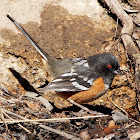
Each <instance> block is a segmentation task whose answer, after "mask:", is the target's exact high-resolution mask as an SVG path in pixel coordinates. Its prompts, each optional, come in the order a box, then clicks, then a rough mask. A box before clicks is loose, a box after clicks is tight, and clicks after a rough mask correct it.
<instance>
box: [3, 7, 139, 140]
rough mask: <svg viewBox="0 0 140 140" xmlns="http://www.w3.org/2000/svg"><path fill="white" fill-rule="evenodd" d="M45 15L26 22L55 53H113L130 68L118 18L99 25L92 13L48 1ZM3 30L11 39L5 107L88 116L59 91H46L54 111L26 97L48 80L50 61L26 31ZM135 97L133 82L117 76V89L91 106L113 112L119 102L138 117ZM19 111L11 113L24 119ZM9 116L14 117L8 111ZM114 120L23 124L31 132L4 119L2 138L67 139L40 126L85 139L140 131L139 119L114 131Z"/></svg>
mask: <svg viewBox="0 0 140 140" xmlns="http://www.w3.org/2000/svg"><path fill="white" fill-rule="evenodd" d="M11 16H12V15H11ZM40 19H41V20H40V24H38V23H37V22H27V23H26V24H21V25H22V27H23V28H24V29H26V31H27V32H28V33H29V34H30V35H31V36H32V38H33V39H34V40H35V41H36V42H37V43H38V44H39V46H40V47H41V48H42V49H43V50H45V51H46V52H47V53H48V54H49V55H50V56H52V57H54V58H57V59H66V58H73V57H74V58H77V57H88V56H91V55H93V54H97V53H101V52H105V51H107V52H108V51H109V52H112V53H113V54H114V55H115V56H116V57H117V58H118V59H119V61H120V64H121V67H123V68H124V69H126V68H127V67H126V66H127V63H128V60H127V59H126V57H125V50H124V48H123V45H122V43H121V42H120V43H118V42H119V41H118V40H117V38H119V33H120V30H121V26H120V25H119V26H118V29H117V32H116V22H115V20H113V19H111V17H106V18H105V22H100V24H99V23H98V22H97V23H96V22H95V21H93V20H92V19H91V18H90V17H89V16H86V15H73V14H70V13H69V12H68V11H67V10H66V9H65V8H63V7H62V6H60V5H46V6H45V7H44V9H43V10H42V12H41V14H40ZM9 22H10V21H9ZM11 24H12V23H11ZM0 31H1V33H0V35H1V37H2V38H3V39H4V40H5V42H4V43H1V44H0V50H1V51H0V53H1V54H0V62H1V72H0V74H1V83H2V88H1V96H0V97H1V107H2V108H4V109H7V110H8V111H11V112H13V113H14V114H17V115H20V116H23V117H25V118H28V119H46V118H71V117H79V116H87V115H88V114H87V113H85V112H81V111H80V109H79V108H78V107H75V106H71V105H70V104H69V103H68V102H67V101H65V100H63V99H61V98H60V97H58V96H57V95H56V94H55V93H50V92H49V93H48V92H46V93H45V94H44V95H43V97H45V98H46V99H48V100H49V102H50V103H51V105H52V106H53V110H52V111H49V110H48V109H47V108H46V107H45V106H44V105H43V104H42V103H41V102H40V101H38V100H36V99H33V98H31V97H27V96H24V95H26V93H27V92H36V91H37V88H38V87H40V86H43V85H45V84H48V81H47V71H46V69H45V65H44V63H42V59H41V56H40V55H39V54H38V52H37V51H36V50H35V49H34V48H33V47H32V45H31V44H30V43H29V42H28V41H27V39H26V38H25V37H24V36H23V35H22V34H21V33H15V32H14V31H13V30H10V29H7V28H3V29H0ZM115 34H116V35H115ZM114 35H115V36H114ZM131 71H133V69H131ZM4 72H5V73H4ZM3 98H4V99H5V100H4V99H3ZM2 99H3V100H2ZM135 99H136V92H135V90H134V89H133V88H132V87H131V86H130V84H129V83H128V81H127V77H126V76H125V75H123V76H116V77H115V79H114V81H113V84H112V87H111V89H110V90H109V91H108V92H107V93H106V94H105V95H104V96H103V97H101V98H100V99H98V100H96V101H94V102H91V103H89V104H87V105H85V106H87V107H88V108H90V109H92V110H96V111H101V112H102V113H104V114H110V112H111V111H112V110H113V109H117V107H116V106H114V104H113V103H115V104H117V105H118V106H119V107H120V108H123V109H124V110H125V111H126V112H127V113H128V114H129V117H131V118H133V119H136V120H137V121H138V118H139V114H138V108H137V103H136V100H135ZM110 101H111V102H110ZM50 110H51V109H50ZM1 112H2V111H1ZM7 114H8V113H7ZM14 114H10V115H11V116H12V118H13V119H17V118H18V119H19V118H20V117H17V116H15V115H14ZM3 116H4V117H6V119H8V116H6V115H5V114H3ZM20 119H21V118H20ZM1 120H2V121H3V120H4V118H3V117H1ZM111 120H112V118H111V116H108V117H103V118H96V119H93V118H91V119H79V120H68V121H64V122H61V121H60V122H55V123H54V122H43V123H37V124H35V123H34V124H33V123H28V122H26V123H23V122H22V123H20V125H22V126H23V127H25V128H26V129H27V130H28V131H27V130H26V129H24V128H22V127H21V126H20V125H19V123H14V124H7V123H3V124H1V125H0V128H1V129H0V133H1V135H0V138H1V139H2V140H3V139H31V140H32V139H37V140H41V139H43V140H47V139H56V140H59V139H63V140H65V139H67V138H65V137H62V136H61V135H59V134H57V133H55V132H51V131H49V130H48V129H44V128H43V127H41V126H40V125H44V126H47V127H50V128H53V129H56V130H61V131H63V132H66V133H69V134H70V135H73V136H75V137H79V138H80V139H84V137H85V136H86V137H88V138H85V140H86V139H97V138H103V137H105V136H108V137H109V136H110V135H109V134H110V133H111V132H112V134H113V136H112V137H111V136H110V139H127V138H130V134H132V135H133V133H134V132H135V133H138V132H139V123H134V122H133V120H130V121H129V123H126V124H120V125H114V126H115V128H116V129H114V130H113V131H111V132H108V131H107V130H106V128H107V129H108V124H109V122H110V121H111ZM109 130H110V129H109ZM4 137H5V138H4Z"/></svg>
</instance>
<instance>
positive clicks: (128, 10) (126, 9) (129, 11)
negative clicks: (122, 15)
mask: <svg viewBox="0 0 140 140" xmlns="http://www.w3.org/2000/svg"><path fill="white" fill-rule="evenodd" d="M122 8H123V10H125V11H126V12H128V13H138V12H139V11H138V10H132V9H128V8H126V7H124V6H123V5H122Z"/></svg>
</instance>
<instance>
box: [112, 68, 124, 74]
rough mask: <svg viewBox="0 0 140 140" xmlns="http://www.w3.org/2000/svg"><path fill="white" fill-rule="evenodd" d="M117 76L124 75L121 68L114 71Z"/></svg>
mask: <svg viewBox="0 0 140 140" xmlns="http://www.w3.org/2000/svg"><path fill="white" fill-rule="evenodd" d="M114 73H115V74H118V75H123V73H122V72H121V69H120V68H119V69H118V70H116V71H114Z"/></svg>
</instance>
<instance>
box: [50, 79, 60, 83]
mask: <svg viewBox="0 0 140 140" xmlns="http://www.w3.org/2000/svg"><path fill="white" fill-rule="evenodd" d="M59 81H62V79H54V80H53V81H52V82H59Z"/></svg>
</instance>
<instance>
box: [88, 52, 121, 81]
mask: <svg viewBox="0 0 140 140" xmlns="http://www.w3.org/2000/svg"><path fill="white" fill-rule="evenodd" d="M88 63H89V66H90V67H91V68H93V70H94V71H95V72H96V73H98V74H99V75H100V76H102V77H103V78H104V79H111V81H112V80H113V78H114V76H115V75H116V74H121V71H120V64H119V61H118V59H117V58H116V57H115V56H114V55H113V54H112V53H101V54H97V55H94V56H91V57H89V58H88ZM109 83H110V82H109ZM111 83H112V82H111Z"/></svg>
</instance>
